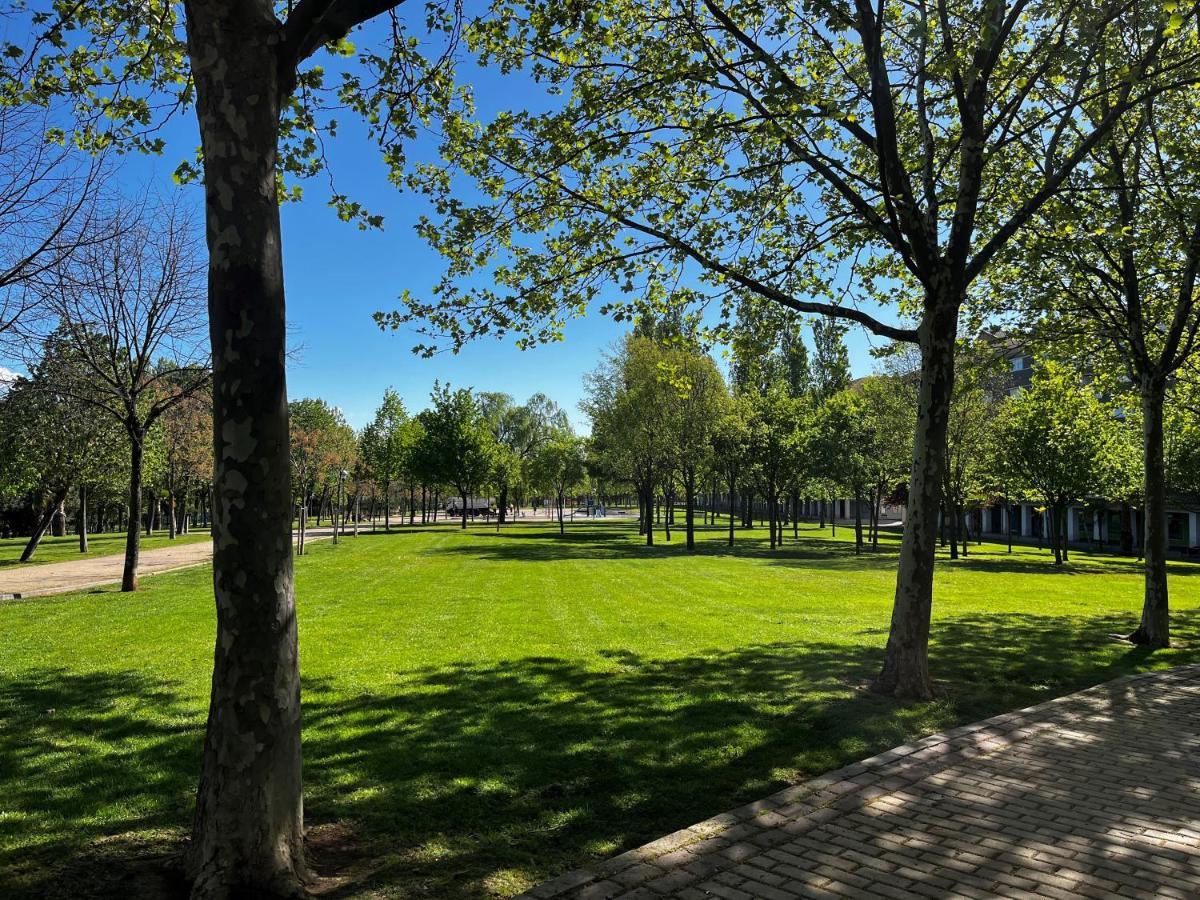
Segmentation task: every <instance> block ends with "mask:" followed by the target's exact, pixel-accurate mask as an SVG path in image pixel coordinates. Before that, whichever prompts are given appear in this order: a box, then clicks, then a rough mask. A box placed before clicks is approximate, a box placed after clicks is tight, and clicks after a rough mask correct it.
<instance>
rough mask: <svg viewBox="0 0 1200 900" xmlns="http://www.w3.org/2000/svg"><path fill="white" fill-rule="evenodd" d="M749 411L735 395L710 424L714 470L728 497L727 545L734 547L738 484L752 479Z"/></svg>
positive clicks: (740, 398) (743, 401)
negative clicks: (712, 423) (750, 469)
mask: <svg viewBox="0 0 1200 900" xmlns="http://www.w3.org/2000/svg"><path fill="white" fill-rule="evenodd" d="M749 418H750V409H749V404H748V403H747V402H746V400H745V398H744V397H741V396H738V395H734V396H733V397H732V398H730V401H729V403H728V404H726V406H725V409H724V411H723V412H722V415H721V417H720V418H719V419H718V420H717V421H716V423H714V425H713V434H712V442H713V468H714V469H715V471H717V472H718V473H719V474H720V477H721V480H722V481H723V482H724V486H725V490H726V493H727V495H728V498H729V546H730V547H732V546H733V535H734V524H735V522H736V519H737V515H736V512H735V510H736V501H737V493H738V485H740V484H742V483H745V482H749V480H750V479H751V478H752V477H753V476H752V473H750V472H749V471H747V467H748V465H749V460H750V426H749Z"/></svg>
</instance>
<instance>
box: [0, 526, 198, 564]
mask: <svg viewBox="0 0 1200 900" xmlns="http://www.w3.org/2000/svg"><path fill="white" fill-rule="evenodd" d="M207 540H211V537H210V535H209V533H208V529H207V528H205V529H203V530H201V529H196V530H195V531H192V532H190V533H189V534H180V535H177V536H176V537H175V540H174V541H172V540H171V539H170V538H168V537H167V533H166V532H165V531H156V532H155V533H154V534H152V535H149V536H146V535H145V534H143V535H142V549H143V550H153V549H154V548H155V547H165V546H167V545H168V544H171V543H176V544H190V543H194V542H195V541H207ZM28 542H29V538H27V537H16V538H0V569H4V568H10V567H15V566H22V565H25V566H36V565H42V564H44V563H56V562H70V561H71V560H73V559H91V558H93V557H96V556H111V555H114V554H121V555H123V554H124V553H125V532H123V531H121V532H116V531H106V532H103V533H101V534H90V535H88V552H87V553H80V552H79V535H78V534H74V533H71V534H67V535H64V536H63V537H52V536H51V535H46V536H45V537H44V538H42V540H41V542H40V543H39V544H38V547H37V550H36V551H35V552H34V554H33V559H31V560H29V562H27V563H22V562H21V552H22V551H23V550H24V549H25V545H26V544H27V543H28Z"/></svg>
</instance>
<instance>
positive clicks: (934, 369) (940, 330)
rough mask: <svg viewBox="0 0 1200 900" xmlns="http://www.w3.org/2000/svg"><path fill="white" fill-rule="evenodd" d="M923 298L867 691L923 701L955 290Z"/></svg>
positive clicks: (927, 690) (929, 689)
mask: <svg viewBox="0 0 1200 900" xmlns="http://www.w3.org/2000/svg"><path fill="white" fill-rule="evenodd" d="M947 290H948V293H951V294H952V295H951V296H947V297H934V298H927V300H926V304H927V309H926V314H925V316H924V319H923V320H922V322H921V326H920V329H919V336H920V343H921V384H920V390H919V393H918V401H917V430H916V436H915V440H914V442H913V465H912V473H911V475H910V478H909V488H908V515H907V517H906V521H905V524H904V539H903V540H902V542H901V544H900V563H899V566H898V568H897V572H896V596H895V601H894V603H893V606H892V621H891V626H890V629H889V633H888V642H887V654H886V658H885V660H884V664H883V669H882V671H881V672H880V673H879V676H878V677H877V678H876V679H875V682H874V684H873V686H872V687H873V689H874V690H876V691H878V692H880V693H885V694H892V695H895V696H897V697H912V698H918V699H929V698H931V697H932V696H933V682H932V680H931V679H930V677H929V620H930V615H931V613H932V608H933V565H934V557H935V553H936V545H937V520H938V516H937V513H938V506H939V505H940V503H941V499H942V498H941V493H942V474H943V471H944V464H945V452H946V426H947V421H948V418H949V411H950V396H951V393H952V391H953V388H954V339H955V336H956V333H957V329H958V301H959V300H960V299H961V297H960V296H959V295H960V293H961V292H952V291H951V289H947Z"/></svg>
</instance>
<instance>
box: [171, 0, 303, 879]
mask: <svg viewBox="0 0 1200 900" xmlns="http://www.w3.org/2000/svg"><path fill="white" fill-rule="evenodd" d="M185 9H186V13H187V36H188V50H189V55H190V57H191V70H192V75H193V78H194V80H195V85H196V110H197V116H198V118H199V122H200V136H201V141H202V145H203V151H204V176H205V177H204V186H205V209H206V217H205V221H206V230H207V240H208V248H209V268H208V292H209V298H208V305H209V328H210V335H211V339H212V353H213V356H212V361H213V436H214V437H213V441H214V450H215V453H214V469H213V481H214V485H213V487H214V490H213V494H214V501H213V537H214V540H213V588H214V594H215V599H216V607H217V629H216V630H217V634H216V644H215V651H214V665H213V677H212V697H211V701H210V705H209V714H208V725H207V733H206V735H205V740H204V760H203V766H202V772H201V777H200V785H199V791H198V797H197V803H196V817H195V822H194V827H193V832H192V841H191V845H190V848H189V858H188V868H189V872H190V874H191V875H192V877H193V879H194V884H193V889H192V897H193V900H202V898H228V897H239V896H240V897H247V896H254V897H297V896H300V895H302V894H303V888H302V883H303V882H304V880H305V879H306V878H307V868H306V866H305V863H304V829H303V822H304V814H303V809H304V808H303V789H302V776H301V751H300V668H299V659H298V654H297V644H296V607H295V597H294V594H293V571H292V553H291V546H292V545H291V540H290V535H291V497H292V493H291V485H290V466H289V441H288V408H287V385H286V379H285V363H286V354H287V342H286V321H285V311H284V292H283V259H282V256H281V252H280V227H279V205H278V200H277V195H276V152H277V140H278V123H279V111H280V107H281V104H282V103H283V101H284V100H285V98H284V97H283V96H281V93H282V92H281V90H280V83H279V62H278V59H277V53H278V46H279V40H280V33H279V27H278V24H277V23H276V21H275V18H274V16H273V15H272V14H271V7H270V5H269V4H264V3H225V2H219V0H189V2H188V3H187V4H186V6H185Z"/></svg>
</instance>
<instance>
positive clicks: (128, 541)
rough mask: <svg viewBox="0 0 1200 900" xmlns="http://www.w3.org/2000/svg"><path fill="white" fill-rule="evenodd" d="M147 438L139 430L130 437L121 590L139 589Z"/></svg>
mask: <svg viewBox="0 0 1200 900" xmlns="http://www.w3.org/2000/svg"><path fill="white" fill-rule="evenodd" d="M144 441H145V436H144V435H143V434H141V433H140V432H139V431H137V429H131V433H130V435H129V528H128V529H127V530H126V532H125V568H124V571H123V572H122V573H121V590H122V591H136V590H137V589H138V560H139V558H140V557H141V553H142V528H141V526H142V470H143V468H144V463H143V461H144V454H145V446H144Z"/></svg>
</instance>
